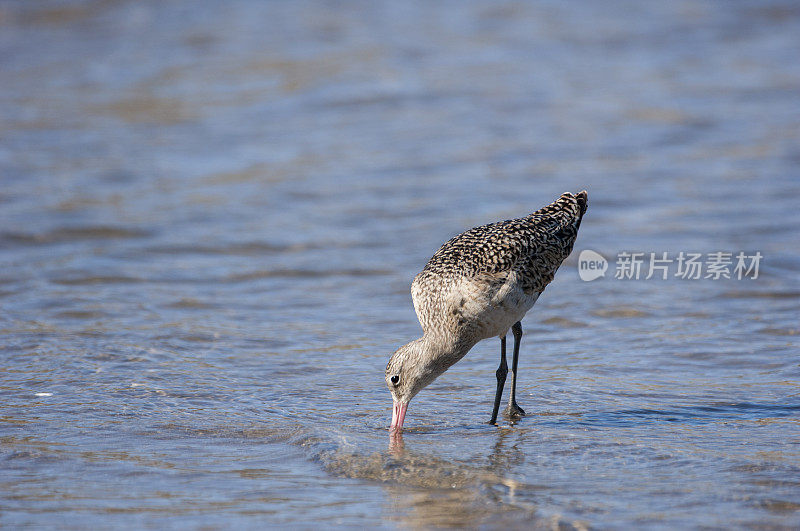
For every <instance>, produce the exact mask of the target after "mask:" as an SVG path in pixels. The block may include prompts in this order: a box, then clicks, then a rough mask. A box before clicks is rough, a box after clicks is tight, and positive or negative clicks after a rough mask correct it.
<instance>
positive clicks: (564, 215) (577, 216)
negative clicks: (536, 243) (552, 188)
mask: <svg viewBox="0 0 800 531" xmlns="http://www.w3.org/2000/svg"><path fill="white" fill-rule="evenodd" d="M588 201H589V194H588V193H587V192H586V190H583V191H581V192H578V193H577V194H573V193H571V192H564V193H563V194H561V197H559V198H558V199H556V200H555V201H553V202H552V203H550V204H549V205H547V206H546V207H543V208H540V209H539V210H537V211H536V212H534V213H533V214H530V216H529V217H530V218H533V220H534V221H536V222H538V223H540V224H543V225H545V226H549V227H550V228H552V229H555V230H559V229H562V228H565V227H567V226H573V227H575V230H577V229H578V227H580V224H581V219H583V214H584V213H586V207H587V206H588V204H589V202H588Z"/></svg>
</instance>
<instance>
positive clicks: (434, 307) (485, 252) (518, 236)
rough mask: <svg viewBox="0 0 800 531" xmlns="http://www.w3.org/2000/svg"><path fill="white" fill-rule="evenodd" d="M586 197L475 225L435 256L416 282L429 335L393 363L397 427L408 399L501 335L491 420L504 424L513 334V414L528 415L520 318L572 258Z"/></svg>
mask: <svg viewBox="0 0 800 531" xmlns="http://www.w3.org/2000/svg"><path fill="white" fill-rule="evenodd" d="M586 204H587V194H586V191H585V190H584V191H582V192H580V193H578V194H576V195H575V194H571V193H569V192H567V193H564V194H562V195H561V197H559V198H558V199H557V200H556V201H554V202H553V203H551V204H550V205H547V206H546V207H544V208H541V209H539V210H537V211H536V212H534V213H533V214H529V215H527V216H525V217H522V218H519V219H511V220H507V221H500V222H497V223H491V224H489V225H483V226H480V227H475V228H474V229H470V230H468V231H466V232H463V233H461V234H459V235H458V236H456V237H455V238H453V239H451V240H450V241H448V242H447V243H445V244H444V245H442V247H441V248H440V249H439V250H438V251H437V252H436V254H434V255H433V257H432V258H431V259H430V260H429V261H428V263H427V264H426V265H425V267H424V268H423V269H422V271H421V272H420V273H419V274H418V275H417V276H416V277H415V278H414V282H413V283H412V284H411V296H412V298H413V300H414V310H415V311H416V312H417V317H418V318H419V322H420V324H421V325H422V331H423V335H422V337H421V338H419V339H415V340H414V341H412V342H410V343H408V344H406V345H403V346H402V347H400V348H399V349H397V351H395V353H394V354H393V355H392V357H391V359H390V360H389V364H388V365H387V366H386V385H388V386H389V390H390V391H391V393H392V398H393V399H394V407H393V411H392V424H391V428H390V429H391V430H392V431H393V432H397V433H399V432H400V431H401V430H402V428H403V421H404V420H405V416H406V409H407V408H408V403H409V401H410V400H411V399H412V398H414V396H415V395H416V394H417V393H418V392H419V391H420V390H421V389H422V388H424V387H425V386H427V385H428V384H430V383H431V382H432V381H433V380H435V379H436V378H437V377H438V376H439V375H440V374H442V373H443V372H444V371H446V370H447V369H448V368H450V366H451V365H453V364H454V363H456V362H457V361H458V360H460V359H461V358H463V357H464V356H465V355H466V354H467V352H469V350H470V349H471V348H472V347H473V346H474V345H475V344H476V343H477V342H478V341H480V340H482V339H486V338H489V337H499V338H500V366H499V367H498V369H497V372H496V375H497V390H496V392H495V397H494V407H493V409H492V419H491V420H490V421H489V423H490V424H495V423H496V421H497V412H498V410H499V408H500V399H501V397H502V394H503V386H504V385H505V381H506V375H507V374H508V364H507V363H506V334H507V333H508V330H509V329H511V332H512V334H513V335H514V354H513V357H512V360H511V396H510V397H509V401H508V407H507V408H506V413H507V414H508V415H509V416H512V417H519V416H522V415H525V412H524V411H523V410H522V408H521V407H519V406H518V405H517V397H516V391H517V361H518V358H519V345H520V341H521V339H522V325H521V324H520V320H521V319H522V318H523V317H524V316H525V313H526V312H527V311H528V310H530V309H531V307H533V305H534V303H535V302H536V299H538V298H539V295H541V294H542V291H544V288H545V287H546V286H547V285H548V284H549V283H550V281H551V280H553V276H554V275H555V273H556V270H557V269H558V267H559V266H560V265H561V262H563V261H564V259H565V258H566V257H567V256H569V253H570V252H571V251H572V246H573V244H574V243H575V238H576V236H577V235H578V228H579V227H580V225H581V218H582V217H583V214H584V212H586Z"/></svg>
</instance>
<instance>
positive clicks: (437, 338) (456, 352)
mask: <svg viewBox="0 0 800 531" xmlns="http://www.w3.org/2000/svg"><path fill="white" fill-rule="evenodd" d="M420 342H421V343H422V345H421V346H422V348H423V349H424V350H425V351H427V352H428V353H429V355H430V356H432V357H433V358H435V359H437V360H439V361H440V363H442V364H443V365H444V366H445V367H444V369H445V370H446V369H447V368H448V367H450V366H451V365H453V364H454V363H455V362H457V361H458V360H460V359H461V358H463V357H464V356H465V355H466V354H467V352H469V350H470V349H471V348H472V347H473V346H474V345H475V343H476V341H473V340H471V339H470V338H467V337H457V336H454V335H452V334H435V333H426V334H425V335H423V336H422V337H421V338H420Z"/></svg>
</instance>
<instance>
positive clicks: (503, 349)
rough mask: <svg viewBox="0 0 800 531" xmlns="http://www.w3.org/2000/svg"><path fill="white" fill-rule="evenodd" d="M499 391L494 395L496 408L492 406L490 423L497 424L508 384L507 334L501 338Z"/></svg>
mask: <svg viewBox="0 0 800 531" xmlns="http://www.w3.org/2000/svg"><path fill="white" fill-rule="evenodd" d="M495 374H496V375H497V393H496V394H495V395H494V408H492V420H490V421H489V424H497V412H498V411H499V410H500V398H501V397H502V396H503V386H504V385H505V384H506V375H507V374H508V363H506V336H502V337H501V338H500V366H499V367H498V368H497V372H496V373H495Z"/></svg>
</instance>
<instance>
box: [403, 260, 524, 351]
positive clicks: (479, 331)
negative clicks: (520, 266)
mask: <svg viewBox="0 0 800 531" xmlns="http://www.w3.org/2000/svg"><path fill="white" fill-rule="evenodd" d="M538 296H539V294H538V293H530V292H528V293H526V292H525V291H524V290H523V289H522V282H521V279H520V278H519V274H518V273H516V272H514V271H510V272H504V273H501V274H481V275H478V276H474V277H465V276H461V277H456V278H450V279H448V280H447V281H441V282H436V281H435V280H434V279H430V278H429V279H427V281H426V279H417V280H415V282H414V285H412V297H413V299H414V309H415V310H416V312H417V317H418V318H419V321H420V324H421V325H422V329H423V331H425V333H426V334H428V333H434V334H440V333H443V334H455V335H456V336H459V337H461V338H462V339H467V338H468V339H471V340H472V341H475V342H477V341H480V340H481V339H486V338H489V337H494V336H503V335H505V334H506V332H507V331H508V329H509V328H511V326H512V325H513V324H514V323H516V322H517V321H519V320H520V319H522V317H523V316H524V315H525V313H526V312H527V311H528V310H530V309H531V307H532V306H533V305H534V303H535V302H536V299H537V298H538Z"/></svg>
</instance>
